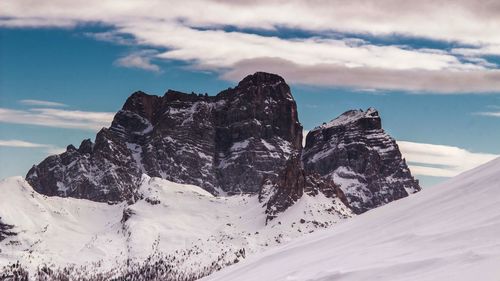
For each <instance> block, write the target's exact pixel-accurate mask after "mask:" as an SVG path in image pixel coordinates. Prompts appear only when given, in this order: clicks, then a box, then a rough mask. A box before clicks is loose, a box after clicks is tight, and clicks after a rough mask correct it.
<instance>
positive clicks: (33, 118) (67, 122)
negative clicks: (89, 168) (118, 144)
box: [0, 108, 114, 131]
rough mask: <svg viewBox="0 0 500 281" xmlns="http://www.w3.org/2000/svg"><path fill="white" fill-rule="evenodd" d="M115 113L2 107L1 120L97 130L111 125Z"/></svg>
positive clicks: (4, 121) (3, 121) (0, 109)
mask: <svg viewBox="0 0 500 281" xmlns="http://www.w3.org/2000/svg"><path fill="white" fill-rule="evenodd" d="M113 116H114V113H111V112H91V111H78V110H62V109H53V108H32V109H29V110H16V109H8V108H0V122H2V123H13V124H26V125H36V126H46V127H55V128H68V129H83V130H91V131H97V130H99V129H101V128H103V127H107V126H109V124H110V123H111V121H112V120H113Z"/></svg>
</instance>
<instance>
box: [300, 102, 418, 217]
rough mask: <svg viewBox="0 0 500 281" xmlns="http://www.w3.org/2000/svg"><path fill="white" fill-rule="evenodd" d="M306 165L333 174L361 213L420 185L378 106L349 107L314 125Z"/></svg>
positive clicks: (349, 200) (305, 157) (303, 159)
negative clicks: (383, 124)
mask: <svg viewBox="0 0 500 281" xmlns="http://www.w3.org/2000/svg"><path fill="white" fill-rule="evenodd" d="M302 161H303V163H304V167H305V169H306V171H310V172H317V173H319V174H320V175H321V176H322V177H324V178H328V179H331V180H333V181H334V182H335V183H336V184H337V185H338V186H339V187H340V188H341V189H342V192H343V194H345V196H346V199H347V202H348V204H349V206H350V207H351V208H352V209H353V210H354V211H355V212H356V213H362V212H365V211H367V210H369V209H372V208H375V207H378V206H380V205H383V204H386V203H388V202H390V201H393V200H397V199H400V198H403V197H406V196H408V194H411V193H414V192H417V191H419V190H420V186H419V185H418V181H416V180H415V179H414V178H413V177H412V175H411V173H410V170H409V169H408V166H407V165H406V162H405V160H404V159H403V158H402V157H401V153H400V151H399V148H398V146H397V144H396V142H395V140H394V139H392V138H391V137H390V136H389V135H388V134H387V133H385V131H384V130H383V129H382V123H381V119H380V116H379V114H378V112H377V110H375V109H373V108H369V109H368V110H367V111H362V110H350V111H347V112H345V113H344V114H342V115H341V116H339V117H338V118H336V119H334V120H332V121H330V122H329V123H325V124H323V125H322V126H319V127H317V128H315V129H314V130H312V131H310V132H309V133H308V134H307V137H306V146H305V148H304V153H303V155H302Z"/></svg>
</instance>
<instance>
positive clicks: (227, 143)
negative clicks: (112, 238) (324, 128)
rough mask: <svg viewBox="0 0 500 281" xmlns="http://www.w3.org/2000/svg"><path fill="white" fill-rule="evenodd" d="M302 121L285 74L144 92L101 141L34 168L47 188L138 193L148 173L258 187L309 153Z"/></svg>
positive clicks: (210, 186) (221, 188)
mask: <svg viewBox="0 0 500 281" xmlns="http://www.w3.org/2000/svg"><path fill="white" fill-rule="evenodd" d="M301 140H302V127H301V125H300V123H299V121H298V117H297V108H296V104H295V101H294V100H293V98H292V95H291V93H290V88H289V87H288V85H287V84H286V83H285V81H284V80H283V78H281V77H279V76H277V75H273V74H269V73H261V72H258V73H255V74H254V75H249V76H247V77H246V78H245V79H243V80H242V81H241V82H240V83H239V84H238V86H237V87H236V88H234V89H231V88H230V89H228V90H225V91H223V92H221V93H219V94H218V95H217V96H206V95H205V96H202V95H196V94H185V93H180V92H176V91H168V92H167V93H166V94H165V95H164V96H163V97H158V96H153V95H147V94H145V93H142V92H136V93H134V94H133V95H132V96H130V97H129V98H128V100H127V101H126V102H125V105H124V106H123V108H122V110H120V111H119V112H118V113H117V114H116V115H115V117H114V120H113V123H112V124H111V126H110V128H103V129H102V130H101V131H100V132H99V133H98V134H97V136H96V141H95V144H93V143H92V142H91V141H90V140H84V141H83V142H82V144H81V145H80V147H79V148H78V149H76V148H75V147H73V146H72V145H70V146H68V148H67V151H66V152H64V153H62V154H60V155H54V156H50V157H48V158H47V159H45V160H44V161H42V162H41V163H40V164H39V165H36V166H33V167H32V168H31V169H30V171H29V172H28V174H27V176H26V179H27V181H28V182H29V183H30V184H31V185H32V186H33V187H34V188H35V189H36V190H37V191H38V192H40V193H43V194H46V195H58V196H71V197H77V198H86V199H91V200H95V201H113V202H117V201H123V200H133V199H134V198H135V197H136V193H135V191H136V189H137V186H138V184H139V181H140V178H141V174H143V173H145V174H147V175H149V176H153V177H161V178H164V179H168V180H171V181H175V182H179V183H188V184H194V185H198V186H200V187H202V188H204V189H206V190H207V191H209V192H211V193H213V194H221V193H228V194H234V193H240V192H243V193H258V192H259V190H260V188H261V185H262V182H263V179H264V178H267V179H276V178H277V177H278V175H279V173H280V171H281V170H282V168H283V167H284V166H285V163H286V162H287V160H288V159H290V158H291V157H292V156H295V157H298V156H299V155H300V153H301V149H302V145H301Z"/></svg>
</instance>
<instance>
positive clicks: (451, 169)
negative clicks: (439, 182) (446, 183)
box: [397, 141, 500, 177]
mask: <svg viewBox="0 0 500 281" xmlns="http://www.w3.org/2000/svg"><path fill="white" fill-rule="evenodd" d="M397 143H398V146H399V148H400V150H401V153H402V154H403V156H404V158H405V159H406V161H407V162H408V163H409V167H410V170H411V172H412V173H413V174H414V175H422V176H432V177H454V176H456V175H458V174H460V173H462V172H465V171H467V170H470V169H472V168H475V167H477V166H479V165H482V164H484V163H486V162H489V161H491V160H493V159H495V158H497V157H499V156H500V155H495V154H489V153H475V152H470V151H468V150H466V149H463V148H459V147H455V146H447V145H436V144H429V143H416V142H409V141H398V142H397Z"/></svg>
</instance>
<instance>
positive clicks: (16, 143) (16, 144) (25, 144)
mask: <svg viewBox="0 0 500 281" xmlns="http://www.w3.org/2000/svg"><path fill="white" fill-rule="evenodd" d="M0 146H7V147H26V148H34V147H50V146H49V145H47V144H40V143H33V142H28V141H23V140H0Z"/></svg>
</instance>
